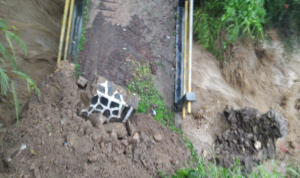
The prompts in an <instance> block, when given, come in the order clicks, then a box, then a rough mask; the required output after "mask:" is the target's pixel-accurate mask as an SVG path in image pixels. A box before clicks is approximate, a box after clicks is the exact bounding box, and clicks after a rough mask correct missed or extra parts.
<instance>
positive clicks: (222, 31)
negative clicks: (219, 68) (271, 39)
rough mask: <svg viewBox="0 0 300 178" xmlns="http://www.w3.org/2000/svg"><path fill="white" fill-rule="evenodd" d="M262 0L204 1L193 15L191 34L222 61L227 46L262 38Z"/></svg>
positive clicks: (264, 13) (263, 14)
mask: <svg viewBox="0 0 300 178" xmlns="http://www.w3.org/2000/svg"><path fill="white" fill-rule="evenodd" d="M265 15H266V12H265V9H264V0H247V1H244V0H205V1H203V2H202V3H201V4H200V6H199V7H197V8H196V9H195V12H194V34H195V35H196V38H197V39H198V42H199V43H201V44H202V45H203V48H205V49H207V50H208V51H210V52H212V53H213V54H214V55H215V56H216V57H217V59H219V60H222V58H223V50H224V49H226V47H227V45H228V44H230V43H234V42H236V41H237V40H238V39H240V38H242V37H245V38H250V39H260V38H264V33H263V24H264V23H265Z"/></svg>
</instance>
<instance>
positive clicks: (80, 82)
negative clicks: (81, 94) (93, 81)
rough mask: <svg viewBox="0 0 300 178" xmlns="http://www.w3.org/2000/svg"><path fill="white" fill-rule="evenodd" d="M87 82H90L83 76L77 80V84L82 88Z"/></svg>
mask: <svg viewBox="0 0 300 178" xmlns="http://www.w3.org/2000/svg"><path fill="white" fill-rule="evenodd" d="M87 82H88V81H87V79H85V78H83V77H81V76H79V78H78V80H77V84H78V85H79V86H80V87H82V88H83V87H85V86H86V84H87Z"/></svg>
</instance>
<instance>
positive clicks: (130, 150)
mask: <svg viewBox="0 0 300 178" xmlns="http://www.w3.org/2000/svg"><path fill="white" fill-rule="evenodd" d="M125 154H126V155H131V154H132V145H129V146H128V147H127V148H126V149H125Z"/></svg>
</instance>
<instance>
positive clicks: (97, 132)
mask: <svg viewBox="0 0 300 178" xmlns="http://www.w3.org/2000/svg"><path fill="white" fill-rule="evenodd" d="M101 139H102V133H101V131H100V130H98V129H94V131H93V133H92V141H93V142H94V143H97V144H98V143H100V142H101Z"/></svg>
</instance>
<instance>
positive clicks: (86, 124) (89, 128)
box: [78, 120, 94, 135]
mask: <svg viewBox="0 0 300 178" xmlns="http://www.w3.org/2000/svg"><path fill="white" fill-rule="evenodd" d="M93 129H94V127H93V125H92V123H91V122H90V121H89V120H87V121H83V122H82V124H81V125H80V129H79V131H78V132H79V133H81V134H84V135H90V134H91V133H92V132H93Z"/></svg>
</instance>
